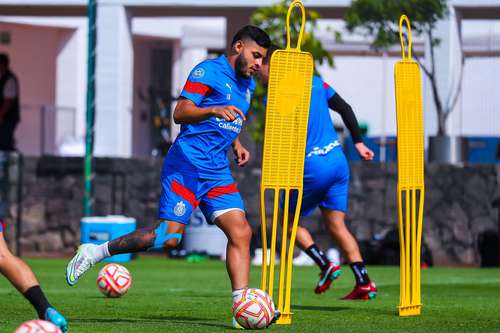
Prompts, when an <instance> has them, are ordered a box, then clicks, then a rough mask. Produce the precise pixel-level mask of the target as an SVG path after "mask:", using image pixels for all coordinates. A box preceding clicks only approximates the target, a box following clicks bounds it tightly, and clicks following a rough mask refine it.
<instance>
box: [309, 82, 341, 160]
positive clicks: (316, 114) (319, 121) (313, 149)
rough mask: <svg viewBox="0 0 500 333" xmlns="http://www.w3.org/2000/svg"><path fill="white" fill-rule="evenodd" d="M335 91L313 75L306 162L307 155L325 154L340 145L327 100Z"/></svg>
mask: <svg viewBox="0 0 500 333" xmlns="http://www.w3.org/2000/svg"><path fill="white" fill-rule="evenodd" d="M335 93H336V92H335V90H334V89H333V88H332V87H330V86H329V85H328V84H327V83H326V82H324V81H323V80H322V79H321V78H320V77H319V76H318V75H314V76H313V81H312V92H311V106H310V108H309V123H308V126H307V143H306V162H307V158H308V157H311V156H317V155H326V154H328V152H330V151H331V150H332V149H333V148H335V147H338V146H340V143H339V142H338V137H337V132H336V131H335V127H334V126H333V122H332V119H331V117H330V109H329V107H328V100H329V99H330V98H332V97H333V96H334V95H335Z"/></svg>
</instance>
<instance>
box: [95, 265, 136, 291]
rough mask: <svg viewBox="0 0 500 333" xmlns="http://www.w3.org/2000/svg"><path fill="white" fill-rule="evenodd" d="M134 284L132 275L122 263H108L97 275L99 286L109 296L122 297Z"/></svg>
mask: <svg viewBox="0 0 500 333" xmlns="http://www.w3.org/2000/svg"><path fill="white" fill-rule="evenodd" d="M131 285H132V276H130V273H129V271H128V270H127V269H126V268H125V267H124V266H122V265H118V264H108V265H106V266H104V267H103V268H102V269H101V271H100V272H99V276H98V277H97V287H98V288H99V290H100V291H101V292H102V293H103V294H104V295H106V296H108V297H120V296H123V295H125V294H126V293H127V291H128V290H129V288H130V286H131Z"/></svg>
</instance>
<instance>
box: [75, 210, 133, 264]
mask: <svg viewBox="0 0 500 333" xmlns="http://www.w3.org/2000/svg"><path fill="white" fill-rule="evenodd" d="M135 225H136V223H135V219H134V218H132V217H126V216H122V215H108V216H88V217H84V218H82V220H81V221H80V232H81V236H80V242H81V243H82V244H83V243H93V244H102V243H104V242H107V241H110V240H112V239H115V238H118V237H120V236H123V235H126V234H128V233H130V232H132V231H134V230H135ZM131 259H132V254H130V253H124V254H117V255H115V256H112V257H110V258H107V259H105V260H104V261H111V262H128V261H130V260H131Z"/></svg>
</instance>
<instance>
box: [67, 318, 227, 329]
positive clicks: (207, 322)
mask: <svg viewBox="0 0 500 333" xmlns="http://www.w3.org/2000/svg"><path fill="white" fill-rule="evenodd" d="M70 320H71V322H72V323H83V324H90V323H108V324H120V323H124V324H127V323H128V324H140V323H142V324H145V323H162V322H168V323H172V324H185V325H193V324H196V325H201V326H209V327H218V328H224V329H227V328H231V326H229V325H222V324H215V323H210V321H214V320H215V319H212V318H196V317H182V316H151V317H143V318H137V319H123V318H121V319H108V318H85V319H83V318H70Z"/></svg>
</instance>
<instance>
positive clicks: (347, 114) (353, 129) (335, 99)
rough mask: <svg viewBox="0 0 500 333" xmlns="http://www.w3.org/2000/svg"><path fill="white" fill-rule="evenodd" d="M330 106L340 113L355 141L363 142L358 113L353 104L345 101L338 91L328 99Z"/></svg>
mask: <svg viewBox="0 0 500 333" xmlns="http://www.w3.org/2000/svg"><path fill="white" fill-rule="evenodd" d="M328 106H329V107H330V109H332V110H334V111H336V112H338V113H339V114H340V116H341V117H342V121H343V122H344V124H345V125H346V127H347V129H348V130H349V132H350V133H351V136H352V140H353V141H354V143H359V142H363V137H362V135H361V129H360V128H359V124H358V120H357V119H356V115H355V114H354V111H353V110H352V108H351V106H350V105H349V104H347V102H346V101H344V100H343V99H342V97H340V95H339V94H338V93H337V94H335V95H333V96H332V98H330V99H329V100H328Z"/></svg>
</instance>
